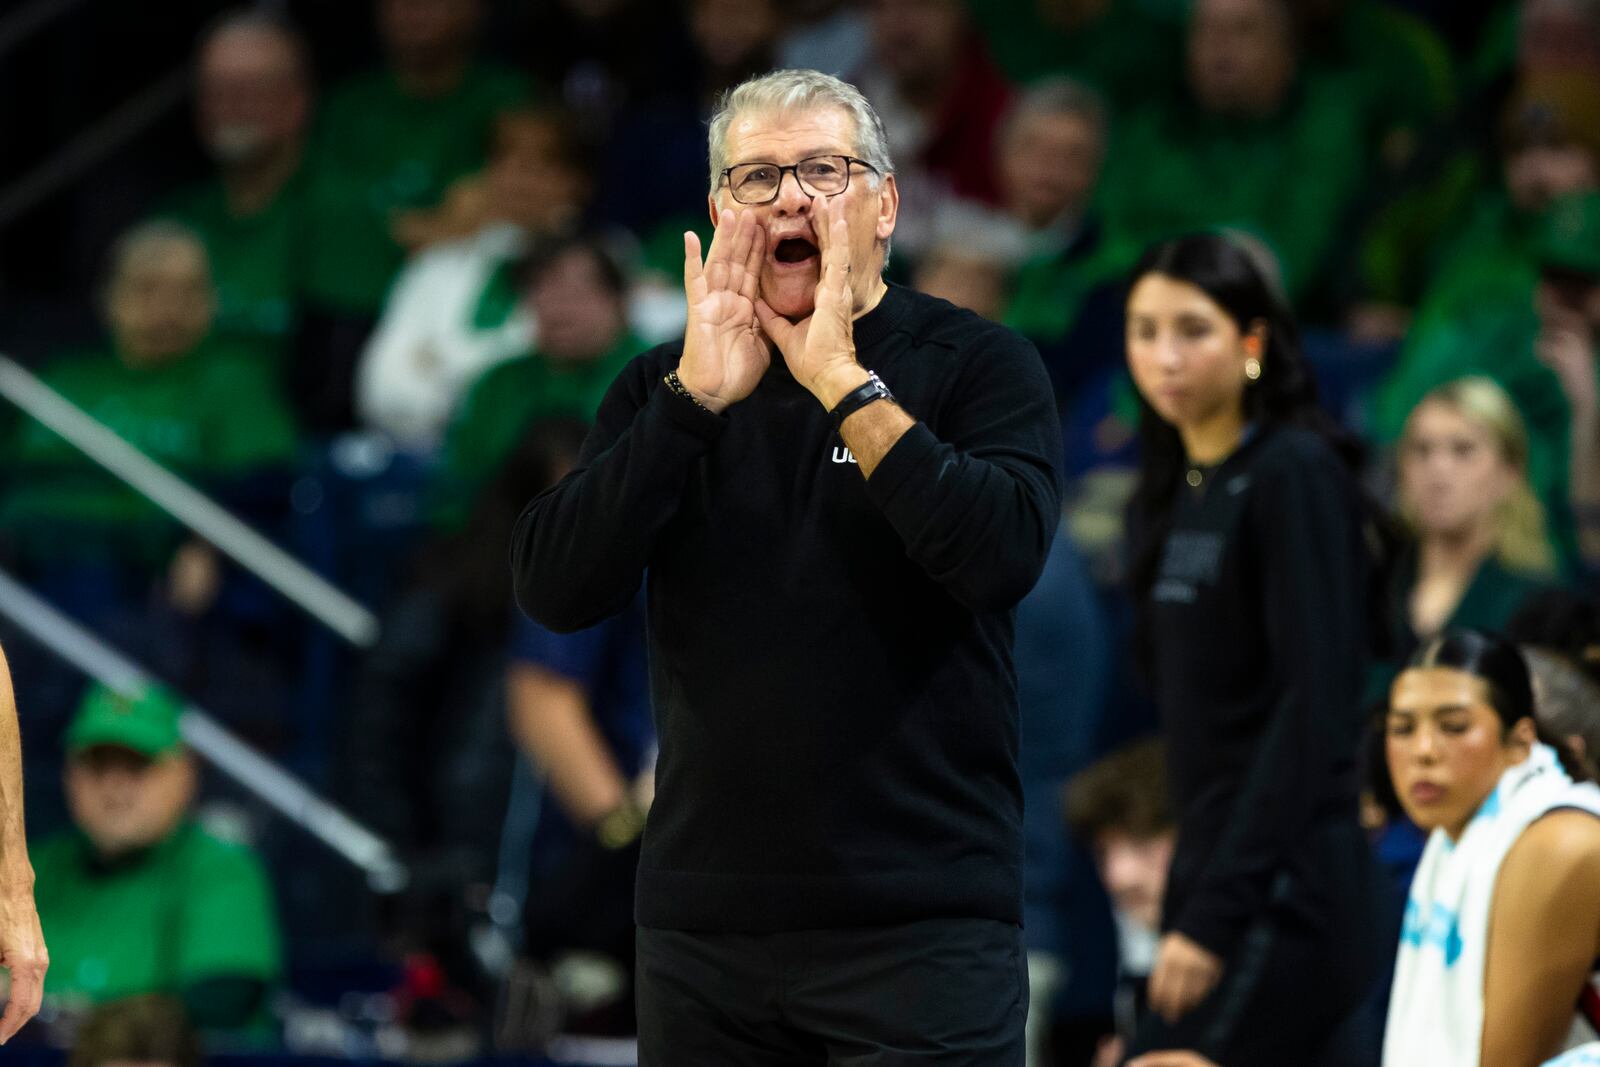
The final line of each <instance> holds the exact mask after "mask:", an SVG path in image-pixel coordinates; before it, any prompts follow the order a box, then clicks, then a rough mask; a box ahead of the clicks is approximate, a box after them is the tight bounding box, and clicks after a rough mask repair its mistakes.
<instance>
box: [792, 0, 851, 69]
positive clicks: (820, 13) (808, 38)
mask: <svg viewBox="0 0 1600 1067" xmlns="http://www.w3.org/2000/svg"><path fill="white" fill-rule="evenodd" d="M784 16H785V18H784V23H785V25H784V28H783V32H782V34H781V35H780V36H779V38H778V62H777V63H776V64H775V65H776V66H778V67H780V68H783V69H786V70H820V71H822V73H824V74H832V75H833V76H834V77H835V78H842V77H844V76H845V75H846V74H848V73H850V72H851V71H852V70H856V69H858V68H859V67H860V66H861V65H862V64H863V63H865V62H866V61H867V55H868V48H869V47H870V41H871V36H872V27H871V23H869V22H868V21H867V15H866V13H865V12H864V11H863V10H862V9H861V5H860V4H859V3H856V2H855V0H791V2H790V3H787V4H785V5H784Z"/></svg>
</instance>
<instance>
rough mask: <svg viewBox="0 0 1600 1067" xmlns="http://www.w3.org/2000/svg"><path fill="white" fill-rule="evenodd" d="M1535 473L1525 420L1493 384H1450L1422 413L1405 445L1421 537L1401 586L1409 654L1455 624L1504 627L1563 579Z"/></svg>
mask: <svg viewBox="0 0 1600 1067" xmlns="http://www.w3.org/2000/svg"><path fill="white" fill-rule="evenodd" d="M1527 468H1528V437H1527V431H1526V429H1525V428H1524V427H1523V424H1522V419H1521V417H1520V416H1519V415H1518V414H1517V410H1516V407H1515V406H1514V405H1513V404H1512V402H1511V398H1510V397H1509V396H1507V395H1506V393H1505V391H1504V390H1503V389H1501V388H1500V387H1499V386H1498V385H1496V384H1495V383H1494V382H1493V381H1491V380H1489V379H1488V378H1461V379H1458V380H1456V381H1453V382H1449V383H1447V384H1445V385H1442V386H1440V387H1438V388H1437V389H1435V390H1433V391H1432V392H1430V393H1429V394H1428V395H1427V396H1425V397H1423V398H1422V400H1421V402H1420V403H1418V404H1417V406H1416V407H1415V408H1414V409H1412V412H1411V416H1410V417H1409V418H1408V419H1407V420H1406V426H1405V432H1404V433H1403V434H1402V436H1401V439H1400V449H1399V475H1400V487H1399V495H1400V499H1399V506H1400V514H1401V516H1402V517H1403V518H1404V519H1405V521H1406V523H1407V525H1408V526H1409V527H1410V529H1411V532H1412V534H1413V536H1414V538H1415V541H1414V544H1413V547H1412V549H1411V550H1410V551H1408V552H1407V553H1405V554H1404V556H1403V558H1402V559H1401V560H1400V562H1399V565H1398V566H1397V567H1396V573H1395V582H1394V586H1393V589H1394V593H1393V596H1394V601H1393V610H1394V621H1395V632H1396V633H1397V634H1399V635H1401V638H1402V648H1401V649H1400V650H1399V651H1400V652H1402V653H1403V654H1409V652H1410V651H1411V649H1412V648H1414V647H1416V646H1417V645H1418V644H1420V643H1422V642H1424V641H1426V640H1428V639H1429V638H1431V637H1433V636H1435V635H1436V634H1439V633H1441V632H1442V631H1444V630H1445V629H1447V628H1451V627H1466V626H1470V627H1479V628H1483V629H1490V630H1499V629H1503V628H1504V627H1505V625H1506V623H1507V622H1508V621H1509V620H1510V618H1511V616H1512V614H1513V613H1514V612H1515V611H1516V610H1517V608H1518V607H1519V606H1520V605H1521V604H1522V602H1523V600H1525V599H1526V598H1527V596H1528V594H1529V593H1531V592H1533V591H1534V590H1536V589H1538V588H1539V587H1540V586H1541V585H1543V584H1544V583H1547V582H1549V581H1551V580H1552V579H1554V577H1555V570H1556V565H1555V554H1554V552H1553V551H1552V550H1551V547H1550V541H1549V538H1548V536H1547V535H1546V532H1545V522H1544V511H1543V509H1542V508H1541V507H1540V505H1539V501H1538V499H1537V498H1536V497H1535V496H1534V494H1533V490H1532V489H1531V488H1530V487H1529V485H1528V475H1527Z"/></svg>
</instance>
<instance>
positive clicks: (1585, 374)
mask: <svg viewBox="0 0 1600 1067" xmlns="http://www.w3.org/2000/svg"><path fill="white" fill-rule="evenodd" d="M1535 250H1536V258H1537V262H1538V264H1539V275H1538V281H1537V284H1536V286H1535V288H1534V290H1533V292H1532V293H1531V294H1529V295H1528V296H1527V297H1525V298H1524V299H1523V300H1521V301H1516V302H1508V301H1498V302H1490V301H1488V300H1483V301H1480V306H1479V307H1477V308H1476V309H1475V310H1474V311H1472V312H1465V311H1464V312H1463V313H1461V314H1458V315H1457V316H1455V318H1454V321H1453V322H1450V323H1448V324H1446V323H1440V324H1439V327H1438V329H1435V330H1432V331H1430V336H1429V338H1428V339H1427V341H1426V343H1425V344H1422V345H1418V346H1416V347H1409V348H1408V349H1407V351H1406V353H1405V354H1404V357H1403V359H1402V361H1401V363H1400V364H1399V365H1398V366H1396V368H1395V369H1394V371H1393V372H1392V373H1391V374H1390V376H1389V378H1388V380H1387V381H1386V382H1385V384H1384V386H1383V395H1382V397H1381V402H1382V406H1381V409H1380V419H1379V422H1378V425H1377V427H1376V429H1377V431H1378V434H1379V436H1380V439H1383V438H1387V437H1389V436H1391V435H1392V431H1390V426H1391V425H1393V424H1392V423H1391V421H1390V418H1391V415H1390V413H1391V412H1393V411H1394V410H1395V408H1396V407H1397V406H1398V405H1399V404H1400V403H1402V402H1407V403H1410V404H1413V405H1414V404H1415V403H1416V402H1417V400H1418V399H1420V398H1421V397H1422V396H1423V395H1425V394H1426V393H1427V392H1428V391H1429V390H1430V389H1432V388H1433V387H1435V386H1437V385H1439V384H1441V383H1443V382H1446V381H1450V380H1452V379H1454V378H1458V377H1461V376H1463V375H1469V374H1482V375H1485V376H1487V377H1490V378H1492V379H1494V381H1495V382H1496V383H1497V384H1499V385H1500V386H1501V388H1503V389H1505V391H1506V392H1507V393H1508V394H1510V396H1511V398H1512V400H1514V401H1515V402H1516V405H1517V410H1518V411H1519V412H1520V414H1521V415H1522V420H1523V423H1524V425H1526V426H1527V428H1528V479H1529V481H1530V482H1531V483H1532V485H1533V488H1534V491H1535V493H1536V494H1537V496H1538V497H1539V501H1540V503H1541V504H1542V505H1543V506H1544V509H1545V516H1546V521H1547V522H1548V523H1549V526H1550V531H1551V540H1552V542H1553V543H1554V545H1555V547H1556V551H1557V555H1558V561H1559V563H1560V564H1561V565H1562V567H1563V569H1569V568H1570V567H1571V566H1572V565H1573V562H1574V561H1575V560H1576V559H1577V558H1578V554H1579V544H1578V538H1577V535H1576V534H1575V533H1574V529H1573V521H1572V520H1573V516H1574V513H1576V514H1577V515H1578V516H1579V517H1580V518H1581V519H1582V520H1583V525H1584V530H1583V536H1584V554H1585V557H1586V558H1590V557H1591V556H1592V554H1593V553H1594V552H1595V551H1596V548H1597V546H1596V544H1595V541H1594V538H1593V531H1591V530H1589V529H1588V528H1587V527H1588V526H1589V525H1590V516H1591V515H1592V514H1594V513H1593V512H1592V511H1591V510H1590V507H1589V504H1588V501H1590V500H1593V499H1595V498H1596V497H1597V496H1600V489H1596V488H1595V479H1596V477H1597V475H1596V473H1595V468H1594V466H1593V456H1592V451H1593V450H1592V448H1591V447H1590V444H1589V437H1590V435H1591V434H1592V433H1595V432H1597V431H1595V430H1594V429H1593V427H1594V426H1595V420H1596V419H1597V418H1600V403H1597V402H1596V394H1595V387H1594V381H1593V377H1592V376H1593V370H1592V367H1593V364H1592V359H1593V356H1592V353H1593V333H1594V330H1595V328H1596V327H1597V326H1600V193H1593V192H1590V193H1578V194H1574V195H1572V196H1568V197H1564V198H1562V199H1561V200H1559V201H1557V202H1556V203H1554V204H1552V205H1551V207H1550V208H1549V210H1547V211H1546V212H1545V214H1544V218H1543V219H1542V221H1541V223H1540V226H1539V232H1538V235H1537V237H1536V239H1535ZM1569 493H1570V496H1569Z"/></svg>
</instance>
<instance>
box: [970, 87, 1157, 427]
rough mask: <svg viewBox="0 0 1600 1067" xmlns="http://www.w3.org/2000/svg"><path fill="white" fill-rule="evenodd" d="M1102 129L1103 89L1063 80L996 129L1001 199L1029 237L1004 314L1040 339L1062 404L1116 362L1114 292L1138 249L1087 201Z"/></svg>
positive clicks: (1030, 96) (1117, 306)
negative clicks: (1099, 91)
mask: <svg viewBox="0 0 1600 1067" xmlns="http://www.w3.org/2000/svg"><path fill="white" fill-rule="evenodd" d="M1106 132H1107V131H1106V112H1105V106H1104V104H1103V103H1102V102H1101V100H1100V97H1099V96H1098V95H1097V94H1096V93H1095V92H1094V91H1093V90H1091V89H1089V88H1087V87H1085V86H1083V85H1080V84H1079V83H1077V82H1073V81H1070V80H1068V79H1065V78H1051V79H1048V80H1045V81H1041V82H1039V83H1037V84H1035V85H1033V86H1031V87H1030V88H1029V89H1027V90H1026V91H1025V92H1024V93H1023V94H1022V95H1021V97H1020V98H1019V99H1018V100H1017V102H1016V104H1015V106H1013V108H1012V109H1011V111H1010V113H1009V114H1008V115H1007V116H1006V120H1005V122H1004V124H1003V125H1002V126H1001V128H1000V138H999V150H1000V156H999V171H1000V190H1001V197H1002V203H1003V204H1004V205H1005V210H1006V212H1007V214H1008V215H1010V217H1011V218H1012V219H1014V220H1016V221H1017V222H1019V223H1020V224H1021V225H1022V226H1023V227H1025V228H1026V231H1027V240H1028V259H1027V261H1026V262H1024V263H1023V265H1022V266H1021V268H1020V269H1019V270H1018V272H1017V275H1016V279H1015V281H1014V283H1013V285H1012V291H1011V293H1010V296H1009V298H1008V300H1007V302H1006V307H1005V312H1004V316H1003V321H1004V322H1005V324H1006V325H1007V326H1010V327H1011V328H1012V329H1014V330H1016V331H1017V332H1019V333H1021V334H1022V335H1023V336H1025V337H1027V338H1028V339H1029V340H1030V341H1032V342H1033V343H1034V344H1035V345H1036V346H1038V348H1039V353H1040V355H1042V356H1043V357H1044V361H1045V367H1046V369H1048V370H1049V371H1050V379H1051V383H1052V384H1053V385H1054V386H1055V391H1056V406H1057V407H1058V408H1060V409H1061V410H1063V411H1065V410H1067V409H1068V408H1070V407H1071V406H1072V404H1073V401H1074V399H1075V397H1076V396H1077V393H1078V391H1079V389H1080V388H1081V387H1082V385H1083V384H1084V383H1085V382H1086V381H1087V380H1089V379H1090V378H1092V377H1094V376H1095V375H1096V374H1097V373H1103V372H1104V371H1105V370H1107V369H1108V368H1112V367H1115V366H1118V365H1120V363H1121V360H1120V359H1119V358H1118V356H1119V352H1120V349H1121V341H1122V306H1121V305H1122V300H1121V295H1120V293H1119V292H1118V291H1117V290H1119V289H1120V283H1121V280H1122V276H1123V275H1124V274H1126V273H1127V271H1128V269H1129V268H1130V267H1132V266H1133V262H1134V260H1135V259H1136V258H1137V257H1138V254H1139V249H1138V247H1137V246H1136V245H1134V244H1132V243H1131V242H1126V241H1121V240H1118V239H1117V238H1116V237H1115V236H1114V235H1112V234H1111V233H1109V232H1108V231H1107V229H1106V227H1105V225H1104V223H1103V221H1102V220H1101V218H1100V214H1099V212H1098V211H1097V210H1096V208H1095V206H1094V203H1095V197H1096V193H1097V191H1098V189H1099V184H1100V168H1101V164H1102V163H1103V161H1104V157H1105V151H1106Z"/></svg>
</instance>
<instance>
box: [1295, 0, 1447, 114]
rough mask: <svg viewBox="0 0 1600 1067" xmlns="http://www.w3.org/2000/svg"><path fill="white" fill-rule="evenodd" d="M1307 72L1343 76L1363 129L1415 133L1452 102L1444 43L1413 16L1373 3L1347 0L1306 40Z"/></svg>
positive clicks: (1445, 110) (1364, 0)
mask: <svg viewBox="0 0 1600 1067" xmlns="http://www.w3.org/2000/svg"><path fill="white" fill-rule="evenodd" d="M1306 63H1307V69H1308V70H1310V71H1312V72H1314V73H1315V74H1317V75H1318V76H1323V75H1341V74H1342V75H1347V76H1348V77H1349V81H1348V82H1347V84H1349V85H1350V86H1351V88H1352V89H1353V91H1355V92H1356V93H1358V94H1359V95H1360V97H1361V99H1362V109H1363V111H1364V112H1365V115H1366V119H1367V123H1368V128H1369V130H1370V131H1371V132H1372V133H1373V134H1375V135H1377V136H1380V137H1381V136H1382V135H1384V134H1386V133H1389V132H1391V131H1394V130H1409V131H1411V132H1412V133H1415V132H1417V131H1418V130H1420V129H1421V127H1423V126H1424V125H1426V124H1427V123H1430V122H1432V121H1434V120H1436V119H1438V118H1440V117H1441V116H1443V115H1445V114H1446V113H1448V112H1449V110H1450V108H1451V107H1452V106H1454V104H1455V72H1454V69H1453V68H1452V65H1451V62H1450V53H1449V51H1448V50H1447V49H1446V48H1445V45H1444V42H1443V41H1441V40H1440V39H1439V36H1438V35H1437V34H1436V33H1434V32H1433V30H1432V29H1430V28H1429V27H1428V24H1427V23H1425V22H1423V21H1422V20H1421V19H1419V18H1417V17H1416V16H1415V15H1411V14H1408V13H1406V12H1403V11H1396V10H1395V9H1394V8H1392V7H1390V6H1388V5H1387V4H1382V3H1378V2H1377V0H1352V2H1350V3H1347V4H1345V5H1344V9H1343V11H1342V12H1341V14H1340V15H1339V16H1338V19H1337V22H1336V23H1335V24H1334V25H1333V26H1330V27H1328V28H1327V31H1326V32H1323V33H1321V34H1318V35H1316V38H1315V39H1314V40H1313V41H1311V42H1310V47H1309V54H1308V56H1307V57H1306Z"/></svg>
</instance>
